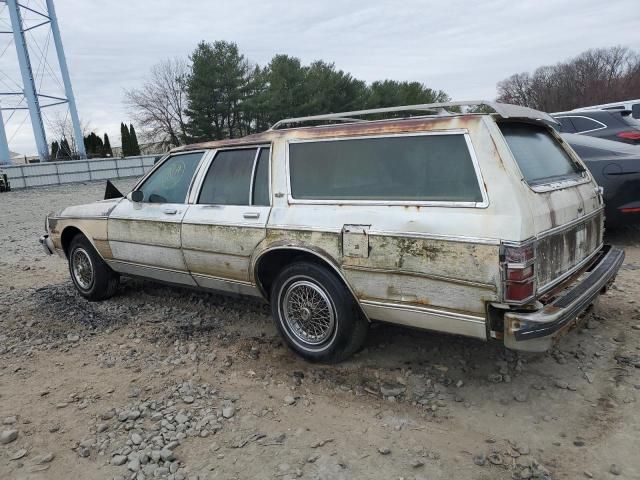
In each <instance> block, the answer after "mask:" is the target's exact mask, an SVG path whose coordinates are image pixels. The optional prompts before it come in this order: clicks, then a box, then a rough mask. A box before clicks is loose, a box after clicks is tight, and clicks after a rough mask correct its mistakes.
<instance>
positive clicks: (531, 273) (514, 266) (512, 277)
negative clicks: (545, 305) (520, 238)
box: [501, 242, 536, 303]
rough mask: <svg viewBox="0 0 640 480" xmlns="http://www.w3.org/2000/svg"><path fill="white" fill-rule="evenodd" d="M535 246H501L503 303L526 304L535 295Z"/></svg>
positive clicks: (531, 244) (530, 244)
mask: <svg viewBox="0 0 640 480" xmlns="http://www.w3.org/2000/svg"><path fill="white" fill-rule="evenodd" d="M535 258H536V257H535V245H534V244H533V242H531V243H527V244H524V245H518V246H514V245H502V255H501V261H502V271H503V291H504V301H505V302H507V303H511V302H513V303H526V302H527V301H528V300H531V299H532V298H533V297H534V296H535V293H536V282H535V279H536V277H535Z"/></svg>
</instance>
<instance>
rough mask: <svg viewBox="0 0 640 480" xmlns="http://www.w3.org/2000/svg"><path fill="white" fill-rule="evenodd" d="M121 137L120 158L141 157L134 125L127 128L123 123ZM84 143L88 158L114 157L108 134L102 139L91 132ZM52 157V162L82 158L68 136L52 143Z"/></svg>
mask: <svg viewBox="0 0 640 480" xmlns="http://www.w3.org/2000/svg"><path fill="white" fill-rule="evenodd" d="M120 137H121V139H122V147H121V150H120V156H122V157H129V156H134V155H140V145H139V144H138V137H137V135H136V130H135V128H133V124H129V126H127V125H126V124H124V123H121V124H120ZM72 138H73V137H72ZM83 142H84V149H85V152H86V154H87V158H105V157H113V149H112V148H111V141H110V140H109V135H108V134H107V133H105V134H104V137H100V136H99V135H96V134H95V133H94V132H91V133H89V134H88V135H86V136H84V137H83ZM50 156H51V159H52V160H77V159H79V158H80V155H79V153H78V149H77V147H76V145H75V144H70V143H69V140H68V139H67V136H66V135H62V138H61V139H60V140H55V141H53V142H51V151H50Z"/></svg>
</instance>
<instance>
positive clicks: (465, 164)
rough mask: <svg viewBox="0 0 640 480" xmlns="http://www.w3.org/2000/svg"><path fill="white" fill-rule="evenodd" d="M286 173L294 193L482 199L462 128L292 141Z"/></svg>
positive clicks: (353, 197) (361, 198)
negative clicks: (437, 132)
mask: <svg viewBox="0 0 640 480" xmlns="http://www.w3.org/2000/svg"><path fill="white" fill-rule="evenodd" d="M289 173H290V182H291V196H292V197H293V198H294V199H303V200H336V201H340V200H343V201H349V200H355V201H394V202H402V201H417V202H420V201H423V202H440V201H448V202H474V203H479V202H482V200H483V198H482V192H481V190H480V186H479V183H478V176H477V174H476V171H475V168H474V164H473V160H472V157H471V154H470V151H469V147H468V146H467V142H466V139H465V137H464V135H462V134H448V135H418V136H396V137H379V138H363V139H349V140H327V141H317V142H301V143H291V144H290V145H289Z"/></svg>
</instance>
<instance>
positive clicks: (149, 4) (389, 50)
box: [0, 0, 640, 153]
mask: <svg viewBox="0 0 640 480" xmlns="http://www.w3.org/2000/svg"><path fill="white" fill-rule="evenodd" d="M25 2H28V3H29V4H30V5H32V6H34V7H35V6H37V5H38V3H40V4H41V3H44V2H43V0H23V3H25ZM55 3H56V8H57V14H58V19H59V24H60V28H61V31H62V39H63V42H64V46H65V50H66V55H67V61H68V65H69V70H70V72H71V78H72V81H73V87H74V90H75V94H76V100H77V103H78V110H79V113H80V117H81V118H82V119H83V122H86V123H89V124H90V125H91V127H93V129H94V131H96V133H99V134H101V133H103V132H104V131H106V132H108V133H109V135H110V137H111V139H112V144H113V145H117V144H119V142H120V138H119V125H120V122H121V121H127V120H129V115H128V113H127V111H126V109H125V107H124V105H123V92H124V90H125V89H128V88H133V87H137V86H139V85H140V84H141V83H142V82H143V80H144V77H145V75H146V74H147V72H148V71H149V68H150V67H151V66H152V65H153V64H154V63H156V62H158V61H159V60H162V59H164V58H167V57H187V56H188V55H189V53H190V52H191V51H192V50H193V49H194V48H195V46H196V44H197V42H198V41H200V40H206V41H214V40H228V41H234V42H236V43H237V44H238V46H239V47H240V50H241V52H242V53H244V54H245V55H246V56H247V58H248V59H249V60H251V61H252V62H255V63H259V64H266V63H268V61H269V60H270V58H271V57H272V56H273V55H274V54H277V53H286V54H289V55H294V56H297V57H300V58H301V59H302V61H303V62H304V63H309V62H311V61H313V60H316V59H322V60H325V61H328V62H334V63H335V64H336V67H338V68H339V69H342V70H344V71H347V72H350V73H351V74H353V75H354V76H355V77H357V78H360V79H363V80H366V81H369V82H371V81H374V80H378V79H385V78H389V79H396V80H411V81H419V82H422V83H424V84H425V85H427V86H429V87H431V88H434V89H442V90H444V91H446V92H447V93H448V94H449V95H450V96H451V97H452V98H453V99H455V100H464V99H467V100H468V99H479V98H483V99H493V98H495V96H496V83H497V82H498V81H500V80H502V79H504V78H506V77H508V76H509V75H511V74H513V73H516V72H521V71H530V70H533V69H535V68H536V67H538V66H540V65H543V64H550V63H556V62H558V61H561V60H565V59H567V58H570V57H572V56H575V55H577V54H579V53H580V52H582V51H584V50H587V49H589V48H595V47H609V46H614V45H625V46H628V47H631V48H633V49H637V50H640V30H639V25H640V8H638V7H640V5H639V3H638V0H606V1H603V0H570V1H561V0H536V1H534V0H529V1H523V0H521V1H513V0H492V1H491V0H484V1H482V2H471V1H452V0H439V1H436V0H432V1H417V0H416V1H411V0H404V1H401V2H400V1H377V0H366V1H348V0H336V1H334V0H324V1H319V2H318V1H314V2H311V1H301V0H299V1H293V0H291V1H274V0H236V1H226V0H216V1H211V0H188V1H187V0H184V1H176V0H126V1H122V0H109V1H107V2H98V1H95V0H56V2H55ZM3 8H4V6H3V4H2V3H1V2H0V14H1V13H2V9H3ZM3 16H4V18H5V19H8V17H7V16H6V11H5V12H4V15H3ZM0 18H2V16H0ZM5 26H6V25H5ZM0 27H2V23H1V22H0ZM0 30H3V28H0ZM8 40H9V36H8V35H0V52H2V50H3V49H4V47H5V46H6V44H7V42H8ZM48 58H50V61H52V60H53V59H55V56H53V55H52V54H50V55H49V56H48ZM32 60H33V59H32ZM13 62H15V49H14V47H13V45H11V47H10V48H9V49H8V50H7V51H6V53H5V54H4V56H2V57H1V58H0V72H5V73H7V72H9V74H11V76H13V77H14V78H15V80H18V81H19V78H20V77H19V74H16V72H15V71H14V70H13ZM4 79H5V81H7V82H8V80H6V75H5V76H4ZM49 83H51V80H50V79H49V78H48V77H46V78H45V82H44V87H43V90H46V87H47V85H48V84H49ZM49 86H50V91H55V89H56V88H57V87H56V86H55V84H51V85H49ZM2 88H3V87H2V84H0V89H2ZM0 100H1V99H0ZM5 103H6V101H5ZM3 113H4V116H5V122H6V121H7V117H8V112H3ZM21 115H22V114H21ZM21 120H22V116H19V115H18V114H16V115H14V117H13V118H12V119H11V121H10V122H9V125H7V133H8V135H9V136H11V137H13V138H12V140H11V141H10V148H11V150H13V151H17V152H21V153H33V152H34V151H35V145H34V142H33V140H32V139H31V136H32V133H31V130H30V123H29V121H28V120H27V121H26V122H25V123H24V125H23V127H22V128H21V129H20V130H19V131H17V132H16V130H17V126H18V124H19V122H20V121H21ZM16 122H17V123H16ZM49 141H51V139H49Z"/></svg>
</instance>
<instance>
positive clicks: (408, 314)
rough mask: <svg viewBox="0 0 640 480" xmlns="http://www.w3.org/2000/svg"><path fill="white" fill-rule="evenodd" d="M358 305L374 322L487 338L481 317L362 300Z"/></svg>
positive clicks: (484, 323) (483, 320) (484, 324)
mask: <svg viewBox="0 0 640 480" xmlns="http://www.w3.org/2000/svg"><path fill="white" fill-rule="evenodd" d="M360 303H361V305H362V308H363V309H364V311H365V312H366V313H367V315H368V316H369V317H371V318H372V319H374V320H379V321H383V322H389V323H394V324H398V325H406V326H409V327H415V328H420V329H425V330H434V331H438V332H445V333H453V334H457V335H464V336H467V337H474V338H479V339H482V340H486V339H487V330H486V322H485V319H484V318H483V317H480V316H476V315H469V314H464V313H459V312H452V311H445V310H438V309H434V308H429V307H423V306H416V305H400V304H397V303H391V302H377V301H372V300H364V301H362V302H360Z"/></svg>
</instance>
